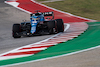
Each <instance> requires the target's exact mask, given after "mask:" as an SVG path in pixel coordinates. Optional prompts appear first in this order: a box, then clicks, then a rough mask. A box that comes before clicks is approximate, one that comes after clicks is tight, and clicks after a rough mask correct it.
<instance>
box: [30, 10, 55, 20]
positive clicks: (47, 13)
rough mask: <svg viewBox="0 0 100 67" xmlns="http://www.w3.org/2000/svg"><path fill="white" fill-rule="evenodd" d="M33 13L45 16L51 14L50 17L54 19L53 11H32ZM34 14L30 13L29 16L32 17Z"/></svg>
mask: <svg viewBox="0 0 100 67" xmlns="http://www.w3.org/2000/svg"><path fill="white" fill-rule="evenodd" d="M34 14H35V15H36V14H38V15H41V14H43V15H44V16H45V17H46V16H52V19H54V13H53V12H38V11H37V13H34ZM34 14H30V17H32V16H33V15H34Z"/></svg>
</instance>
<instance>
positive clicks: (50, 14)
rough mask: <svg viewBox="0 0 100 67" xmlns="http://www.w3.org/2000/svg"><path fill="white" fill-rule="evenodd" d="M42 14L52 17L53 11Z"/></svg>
mask: <svg viewBox="0 0 100 67" xmlns="http://www.w3.org/2000/svg"><path fill="white" fill-rule="evenodd" d="M42 14H43V15H44V16H52V19H54V13H53V12H43V13H42Z"/></svg>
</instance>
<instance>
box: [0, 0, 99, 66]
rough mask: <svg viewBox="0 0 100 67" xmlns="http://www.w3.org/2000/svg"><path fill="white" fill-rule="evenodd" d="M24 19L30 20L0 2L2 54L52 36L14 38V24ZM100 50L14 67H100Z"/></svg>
mask: <svg viewBox="0 0 100 67" xmlns="http://www.w3.org/2000/svg"><path fill="white" fill-rule="evenodd" d="M22 19H27V20H29V14H26V13H24V12H22V11H20V10H18V9H16V8H14V7H11V6H9V5H6V4H4V3H3V0H0V54H1V53H3V52H6V51H9V50H11V49H14V48H17V47H21V46H25V45H27V44H31V43H34V42H38V41H40V40H42V39H45V38H48V37H51V36H52V35H45V36H35V37H23V38H20V39H14V38H12V35H11V33H12V31H11V30H12V24H13V23H18V22H21V21H22ZM99 56H100V48H98V49H95V50H91V51H87V52H83V53H79V54H75V55H71V56H66V57H60V58H56V59H51V60H44V61H39V62H34V63H33V62H32V63H27V64H22V65H16V66H12V67H100V64H99V62H100V57H99Z"/></svg>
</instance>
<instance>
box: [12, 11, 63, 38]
mask: <svg viewBox="0 0 100 67" xmlns="http://www.w3.org/2000/svg"><path fill="white" fill-rule="evenodd" d="M48 17H49V18H48ZM63 31H64V23H63V20H62V19H54V13H53V12H39V11H36V13H33V14H30V21H29V22H26V21H24V22H22V23H20V24H19V23H17V24H13V27H12V36H13V37H14V38H20V37H21V36H33V35H35V34H39V35H43V34H54V33H59V32H63Z"/></svg>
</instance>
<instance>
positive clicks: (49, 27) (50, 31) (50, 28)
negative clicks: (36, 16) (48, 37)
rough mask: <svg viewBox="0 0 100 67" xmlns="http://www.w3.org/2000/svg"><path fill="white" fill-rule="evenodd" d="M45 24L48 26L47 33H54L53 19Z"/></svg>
mask: <svg viewBox="0 0 100 67" xmlns="http://www.w3.org/2000/svg"><path fill="white" fill-rule="evenodd" d="M47 26H48V30H49V31H48V32H49V34H53V33H54V31H53V28H55V21H49V22H47Z"/></svg>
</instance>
